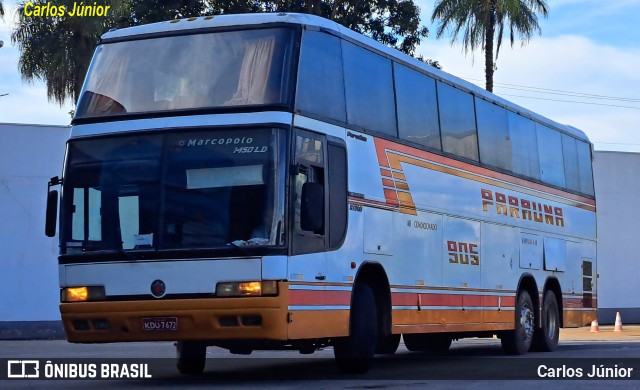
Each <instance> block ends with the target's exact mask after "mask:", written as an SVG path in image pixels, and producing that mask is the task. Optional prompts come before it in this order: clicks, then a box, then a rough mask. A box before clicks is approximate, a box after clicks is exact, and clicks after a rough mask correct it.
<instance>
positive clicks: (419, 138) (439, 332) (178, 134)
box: [46, 13, 597, 374]
mask: <svg viewBox="0 0 640 390" xmlns="http://www.w3.org/2000/svg"><path fill="white" fill-rule="evenodd" d="M72 125H73V126H72V130H71V137H70V139H69V141H68V143H67V151H66V159H65V164H64V171H63V176H62V178H61V179H59V178H57V177H56V178H53V179H52V181H51V182H50V183H49V184H50V187H52V186H55V185H61V193H60V196H59V195H58V191H57V190H56V189H50V192H49V198H48V211H47V229H46V230H47V234H48V235H55V234H56V220H58V216H57V206H58V204H59V206H60V216H59V230H60V231H59V237H60V256H59V271H60V288H61V304H60V311H61V315H62V320H63V323H64V328H65V331H66V334H67V338H68V340H69V341H70V342H73V343H103V342H127V341H162V340H171V341H177V344H176V345H177V351H178V368H179V370H180V372H182V373H187V374H197V373H201V372H202V371H203V370H204V367H205V363H206V348H207V347H208V346H217V347H222V348H226V349H228V350H230V351H231V352H232V353H241V354H246V353H250V352H251V351H253V350H259V349H293V350H299V351H300V352H301V353H311V352H313V351H315V350H316V349H318V348H322V347H326V346H331V347H333V350H334V353H335V357H336V361H337V363H338V366H339V368H340V369H341V370H343V371H346V372H366V371H367V370H368V368H369V366H370V362H371V359H372V357H373V356H374V355H375V354H376V353H378V354H389V353H394V352H395V351H396V349H397V347H398V344H399V341H400V337H401V335H402V336H403V340H404V344H405V346H406V347H407V349H409V350H410V351H422V350H438V351H445V350H447V349H448V348H449V347H450V345H451V342H452V340H456V339H461V338H465V337H478V336H480V337H483V336H486V337H492V336H497V337H499V338H500V339H501V341H502V345H503V347H504V349H505V351H506V352H508V353H512V354H524V353H526V352H527V351H529V350H530V349H532V350H534V349H535V350H542V351H552V350H554V349H555V348H556V347H557V344H558V335H559V328H560V327H575V326H582V325H584V324H587V323H589V322H590V321H592V320H593V319H595V317H596V302H597V296H596V271H595V270H596V218H595V211H596V205H595V197H594V189H593V178H592V168H591V161H592V157H591V154H592V147H591V144H590V142H589V140H588V139H587V137H586V136H585V134H584V133H583V132H581V131H579V130H577V129H575V128H572V127H570V126H565V125H561V124H558V123H555V122H553V121H551V120H549V119H547V118H544V117H542V116H540V115H537V114H535V113H533V112H530V111H528V110H526V109H524V108H522V107H519V106H517V105H514V104H512V103H510V102H508V101H506V100H504V99H501V98H499V97H498V96H495V95H493V94H490V93H487V92H486V91H484V90H482V89H480V88H478V87H476V86H474V85H472V84H470V83H468V82H465V81H463V80H461V79H458V78H456V77H453V76H451V75H449V74H447V73H445V72H442V71H439V70H438V69H435V68H433V67H430V66H428V65H426V64H424V63H422V62H420V61H417V60H415V59H413V58H411V57H408V56H406V55H403V54H401V53H399V52H397V51H395V50H393V49H390V48H388V47H386V46H384V45H382V44H379V43H377V42H375V41H373V40H371V39H369V38H367V37H364V36H362V35H360V34H357V33H355V32H353V31H350V30H348V29H346V28H344V27H342V26H340V25H338V24H336V23H334V22H331V21H328V20H325V19H322V18H319V17H316V16H311V15H302V14H284V13H281V14H256V15H228V16H215V17H212V16H209V17H200V18H190V19H185V20H172V21H170V22H164V23H156V24H150V25H145V26H139V27H132V28H126V29H122V30H112V31H109V32H107V33H106V34H105V35H103V37H102V39H101V42H100V44H99V46H98V48H97V49H96V52H95V55H94V58H93V60H92V63H91V66H90V68H89V71H88V74H87V77H86V81H85V84H84V87H83V90H82V93H81V96H80V99H79V101H78V105H77V109H76V112H75V117H74V119H73V122H72Z"/></svg>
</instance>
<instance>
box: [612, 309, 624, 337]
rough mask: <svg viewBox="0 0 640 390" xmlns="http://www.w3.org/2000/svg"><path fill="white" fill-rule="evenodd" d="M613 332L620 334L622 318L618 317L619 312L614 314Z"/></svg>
mask: <svg viewBox="0 0 640 390" xmlns="http://www.w3.org/2000/svg"><path fill="white" fill-rule="evenodd" d="M613 331H614V332H622V317H620V312H616V324H615V326H614V327H613Z"/></svg>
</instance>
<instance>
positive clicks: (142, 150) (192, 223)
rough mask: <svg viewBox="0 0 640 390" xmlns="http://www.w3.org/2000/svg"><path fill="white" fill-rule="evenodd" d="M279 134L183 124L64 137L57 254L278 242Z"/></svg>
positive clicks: (280, 233) (281, 136)
mask: <svg viewBox="0 0 640 390" xmlns="http://www.w3.org/2000/svg"><path fill="white" fill-rule="evenodd" d="M284 137H285V135H284V132H282V131H278V130H275V129H247V130H233V131H229V130H223V131H220V130H200V131H184V130H182V131H174V132H167V133H162V134H157V133H156V134H146V135H135V136H131V135H128V136H124V137H108V138H101V139H89V140H78V141H71V142H70V143H69V146H68V157H67V168H66V174H65V178H64V181H65V191H64V194H63V208H62V219H61V235H62V237H61V238H62V252H63V254H79V253H86V252H94V251H118V252H120V251H127V250H163V249H188V248H192V249H194V248H201V249H209V248H230V247H239V246H243V247H244V246H274V245H281V243H282V237H283V231H282V229H283V228H284V223H283V222H282V221H283V218H284V211H283V206H284V182H283V178H284V174H283V170H284V159H285V141H284Z"/></svg>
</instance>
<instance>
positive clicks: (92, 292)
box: [60, 286, 105, 303]
mask: <svg viewBox="0 0 640 390" xmlns="http://www.w3.org/2000/svg"><path fill="white" fill-rule="evenodd" d="M104 298H105V293H104V286H82V287H65V288H63V289H62V290H61V291H60V302H62V303H65V302H86V301H102V300H104Z"/></svg>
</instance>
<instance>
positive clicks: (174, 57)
mask: <svg viewBox="0 0 640 390" xmlns="http://www.w3.org/2000/svg"><path fill="white" fill-rule="evenodd" d="M293 35H294V34H293V30H291V29H286V28H270V29H255V30H244V31H226V32H217V33H207V34H192V35H181V36H169V37H162V38H150V39H142V40H134V41H125V42H117V43H108V44H104V45H101V46H99V47H98V49H97V50H96V53H95V56H94V59H93V63H92V66H91V69H90V70H89V73H88V75H87V79H86V82H85V86H84V89H83V92H82V95H81V97H80V100H79V103H78V108H77V112H76V118H86V117H97V116H107V115H118V114H130V113H145V112H154V111H169V110H181V109H198V108H210V107H214V108H216V107H217V108H225V107H232V106H254V105H271V104H284V105H286V104H289V101H290V96H289V95H290V88H289V79H290V77H289V75H290V69H291V65H290V64H291V60H292V55H291V51H292V47H293V45H292V39H293Z"/></svg>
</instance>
